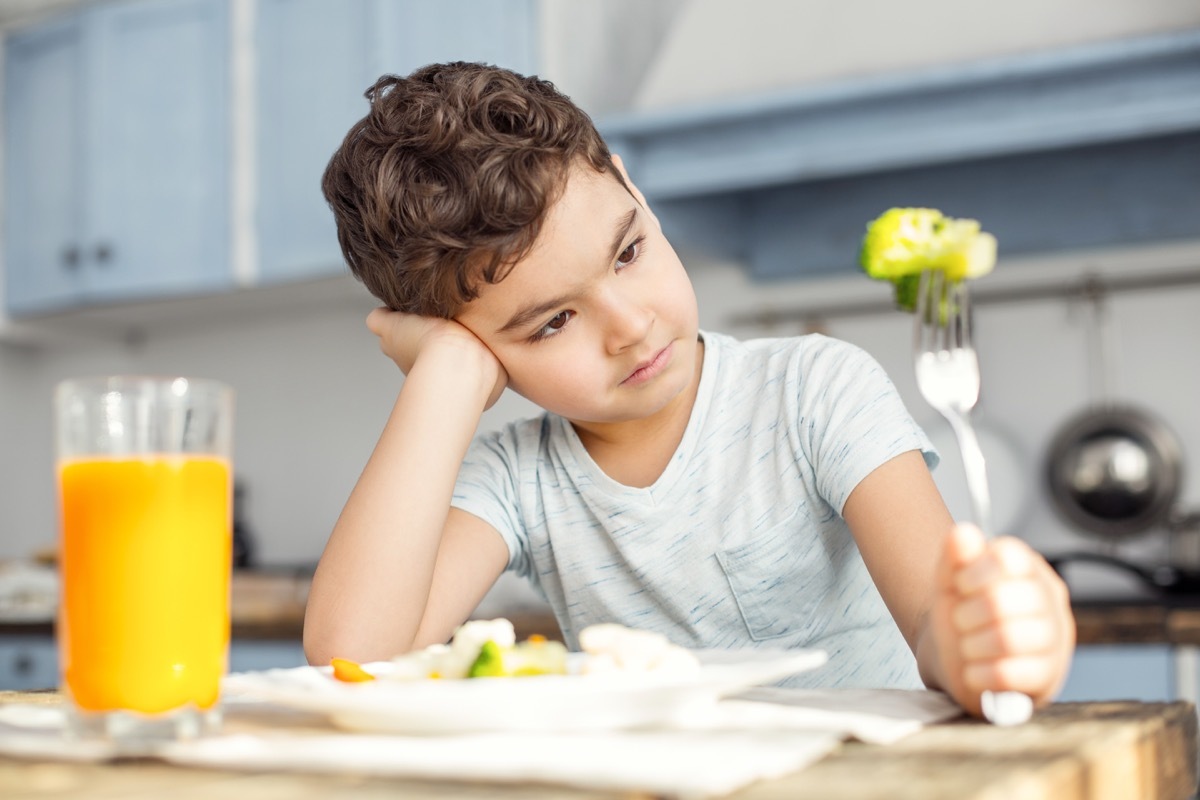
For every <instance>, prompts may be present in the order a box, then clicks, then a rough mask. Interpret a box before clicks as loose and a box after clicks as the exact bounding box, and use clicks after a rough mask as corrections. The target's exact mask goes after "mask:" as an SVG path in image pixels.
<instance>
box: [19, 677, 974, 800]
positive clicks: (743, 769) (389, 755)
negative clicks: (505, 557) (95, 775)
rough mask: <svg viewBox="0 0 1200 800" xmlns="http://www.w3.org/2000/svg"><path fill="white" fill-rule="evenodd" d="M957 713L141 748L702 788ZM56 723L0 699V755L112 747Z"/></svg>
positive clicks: (286, 765) (916, 711)
mask: <svg viewBox="0 0 1200 800" xmlns="http://www.w3.org/2000/svg"><path fill="white" fill-rule="evenodd" d="M246 708H247V710H249V709H248V707H246ZM239 713H241V711H240V710H239V704H237V703H233V704H230V705H229V706H228V707H227V717H228V719H229V721H230V722H231V723H232V722H235V721H236V719H237V717H238V715H239ZM960 713H961V711H960V710H959V709H958V707H957V706H955V705H954V704H953V703H952V702H951V701H949V700H948V699H947V698H946V697H945V696H944V695H942V694H940V693H937V692H924V691H919V692H908V691H900V690H794V689H779V688H765V689H754V690H751V691H750V692H747V693H745V694H743V695H740V696H739V698H738V699H730V700H723V701H721V702H720V703H718V704H717V705H716V706H715V707H713V708H712V709H710V710H709V711H707V712H701V713H697V714H695V715H693V716H691V717H688V718H685V719H680V720H676V722H675V724H674V727H672V728H669V729H667V728H663V729H655V730H643V731H624V732H601V733H555V734H538V733H525V732H519V733H517V732H514V733H489V734H460V735H446V736H427V737H422V736H392V735H374V734H372V735H367V734H353V733H341V732H332V731H329V732H325V731H320V730H319V731H317V732H314V731H313V730H312V729H311V728H310V729H305V730H301V731H297V730H296V729H294V728H292V729H289V727H288V726H287V725H280V726H278V727H275V726H268V727H265V728H264V729H263V732H262V733H261V734H254V735H250V734H244V733H229V734H223V735H219V736H214V737H209V738H204V739H197V740H191V741H180V742H171V743H168V744H163V745H159V746H157V747H156V749H155V750H154V751H153V752H151V753H141V754H142V755H151V756H153V757H157V758H160V759H162V760H164V761H167V762H170V763H175V764H186V765H192V766H202V767H212V768H219V769H238V770H287V771H290V770H296V771H305V772H339V773H345V772H355V773H360V774H371V775H388V776H396V777H410V778H425V779H453V780H469V781H484V782H503V783H510V782H515V783H526V782H536V783H553V784H560V785H567V786H576V787H581V788H587V789H600V790H614V791H640V792H649V793H651V794H655V795H662V796H666V797H675V798H703V797H715V796H720V795H723V794H727V793H729V792H732V791H734V790H736V789H738V788H740V787H742V786H745V785H747V784H749V783H753V782H754V781H756V780H762V779H768V778H774V777H779V776H782V775H786V774H789V773H792V772H796V771H798V770H800V769H803V768H804V767H805V766H807V765H808V764H811V763H813V762H814V761H817V760H818V759H820V758H822V757H823V756H824V755H826V754H827V753H829V752H830V751H831V750H833V749H834V748H835V747H837V745H838V744H839V742H840V741H842V740H843V739H845V738H858V739H862V740H864V741H869V742H877V743H887V742H892V741H896V740H897V739H899V738H902V737H903V736H906V735H908V734H909V733H912V732H914V731H916V730H919V729H920V728H921V727H922V726H923V725H926V724H929V723H931V722H935V721H939V720H943V719H948V718H951V717H954V716H957V715H959V714H960ZM64 722H65V712H64V711H63V709H61V708H46V707H44V706H21V705H7V706H0V753H3V754H7V755H12V756H18V757H26V758H53V759H69V760H105V759H109V758H113V757H115V756H116V755H118V752H117V751H116V748H115V747H113V746H105V745H104V743H96V742H78V741H71V740H67V739H65V738H64V737H63V736H62V728H63V724H64ZM227 727H236V726H235V725H229V726H227Z"/></svg>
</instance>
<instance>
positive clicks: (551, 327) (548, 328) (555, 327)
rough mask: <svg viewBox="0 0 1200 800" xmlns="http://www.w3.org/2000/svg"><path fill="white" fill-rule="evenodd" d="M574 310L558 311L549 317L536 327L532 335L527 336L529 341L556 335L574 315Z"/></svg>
mask: <svg viewBox="0 0 1200 800" xmlns="http://www.w3.org/2000/svg"><path fill="white" fill-rule="evenodd" d="M574 314H575V312H574V311H560V312H558V313H557V314H555V315H554V316H553V317H551V319H550V321H549V322H547V323H546V324H545V325H543V326H542V327H540V328H538V329H537V331H536V332H534V334H533V335H532V336H530V337H529V340H530V341H531V342H542V341H545V340H546V339H549V338H550V337H551V336H557V335H558V332H559V331H561V330H562V329H563V327H564V326H565V325H566V324H567V323H568V322H569V321H570V319H571V317H572V316H574Z"/></svg>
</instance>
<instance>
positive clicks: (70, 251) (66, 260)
mask: <svg viewBox="0 0 1200 800" xmlns="http://www.w3.org/2000/svg"><path fill="white" fill-rule="evenodd" d="M61 260H62V265H63V266H64V267H66V268H67V269H69V270H71V271H75V270H77V269H79V248H78V247H76V246H75V245H71V246H70V247H64V248H63V251H62V256H61Z"/></svg>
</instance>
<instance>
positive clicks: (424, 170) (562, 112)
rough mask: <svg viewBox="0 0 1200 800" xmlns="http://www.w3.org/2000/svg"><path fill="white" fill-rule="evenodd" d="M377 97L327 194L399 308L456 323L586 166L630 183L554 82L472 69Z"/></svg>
mask: <svg viewBox="0 0 1200 800" xmlns="http://www.w3.org/2000/svg"><path fill="white" fill-rule="evenodd" d="M365 95H366V98H367V99H368V100H369V101H370V104H371V108H370V111H368V113H367V115H366V116H365V117H364V118H363V119H361V120H359V121H358V122H357V123H355V125H354V126H353V127H352V128H351V129H350V132H349V133H347V134H346V138H345V140H344V141H343V142H342V145H341V147H339V148H338V150H337V151H336V152H335V153H334V154H333V158H332V159H331V160H330V162H329V166H328V167H326V169H325V174H324V177H323V178H322V181H321V190H322V192H323V193H324V195H325V199H326V201H328V203H329V205H330V207H331V208H332V209H333V214H334V218H335V219H336V221H337V230H338V243H339V244H340V245H341V248H342V254H343V255H344V256H345V258H346V263H347V264H349V266H350V269H351V271H353V273H354V274H355V275H356V276H357V277H358V279H359V280H361V281H362V282H363V284H364V285H365V286H366V287H367V288H368V289H369V290H370V291H371V293H372V294H373V295H375V296H376V297H377V298H379V299H380V300H382V301H383V302H384V303H385V304H386V305H387V306H388V307H389V308H392V309H394V310H397V311H405V312H408V313H415V314H421V315H423V316H437V317H445V318H447V319H448V318H451V317H453V316H454V315H455V314H456V313H458V311H459V310H460V309H461V307H462V306H463V305H464V304H465V303H468V302H470V301H471V300H473V299H474V298H475V297H477V296H478V290H479V286H480V281H481V280H483V281H487V282H488V283H497V282H499V281H500V280H503V278H504V276H505V275H507V274H508V272H509V270H510V269H511V268H512V266H513V264H514V263H515V262H516V261H518V260H519V259H520V258H521V257H523V256H524V255H525V254H526V253H527V252H528V251H529V249H530V248H531V247H532V246H533V243H534V241H535V240H536V239H537V235H538V232H539V230H540V229H541V225H542V221H543V219H544V218H545V215H546V212H547V210H548V209H549V208H550V206H551V205H552V204H553V203H554V202H555V201H556V200H557V199H558V197H559V196H560V195H561V193H562V190H563V188H564V187H565V185H566V181H567V176H568V174H569V171H570V168H571V166H572V164H574V163H575V162H576V160H579V161H580V163H584V164H587V165H590V166H591V167H592V168H593V169H595V170H596V171H598V172H602V173H603V172H608V173H611V174H612V175H613V176H615V177H616V178H617V180H618V181H620V182H621V184H622V185H625V182H624V180H622V178H621V175H620V172H619V171H618V170H617V169H616V167H615V166H614V164H613V161H612V156H611V155H610V153H609V151H608V147H607V145H605V143H604V141H603V139H601V138H600V134H599V133H598V132H597V130H596V128H595V126H594V125H593V124H592V120H591V118H590V117H588V115H587V114H586V113H584V112H583V111H582V110H581V109H580V108H579V107H577V106H576V105H575V104H574V103H573V102H572V101H571V100H570V99H569V98H568V97H567V96H566V95H564V94H562V93H561V92H559V91H558V90H557V89H556V88H555V87H554V85H553V84H552V83H550V82H549V81H545V80H541V79H539V78H537V77H525V76H522V75H518V74H517V73H515V72H512V71H510V70H507V69H503V68H500V67H495V66H488V65H485V64H470V63H465V62H461V61H459V62H453V63H448V64H432V65H430V66H427V67H422V68H421V69H418V70H417V71H415V72H413V73H412V74H411V75H409V76H408V77H406V78H405V77H399V76H396V75H385V76H383V77H381V78H380V79H379V80H378V81H376V82H375V84H374V85H373V86H372V87H371V88H370V89H368V90H367V91H366V93H365ZM626 188H628V187H626Z"/></svg>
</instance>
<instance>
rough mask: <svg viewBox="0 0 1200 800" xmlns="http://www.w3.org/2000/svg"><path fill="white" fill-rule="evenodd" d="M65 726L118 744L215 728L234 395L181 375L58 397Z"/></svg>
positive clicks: (96, 384)
mask: <svg viewBox="0 0 1200 800" xmlns="http://www.w3.org/2000/svg"><path fill="white" fill-rule="evenodd" d="M55 413H56V419H55V432H56V439H57V448H56V450H57V458H58V463H57V477H58V494H59V522H60V531H59V533H60V548H59V552H60V567H61V583H62V596H61V602H60V604H59V618H58V629H57V636H58V652H59V664H60V672H61V681H62V690H63V692H64V693H65V694H66V695H67V697H68V698H69V700H70V705H69V707H70V728H69V729H70V730H71V731H72V732H73V733H74V734H75V735H77V736H82V737H96V736H99V737H106V738H110V739H113V740H117V741H121V740H125V741H139V740H151V741H153V740H162V739H174V738H189V737H193V736H198V735H200V734H202V733H209V732H214V731H215V730H217V729H218V728H219V726H220V720H221V718H220V706H219V702H218V701H219V698H220V682H221V678H222V676H223V675H224V674H225V672H226V669H227V664H228V653H229V580H230V571H231V555H232V553H231V550H232V542H233V537H232V516H233V515H232V488H231V487H232V480H231V475H232V469H231V450H232V429H233V391H232V390H231V389H230V388H229V387H228V386H226V385H224V384H222V383H219V382H216V381H211V380H201V379H195V378H184V377H148V376H132V375H119V376H107V377H98V378H84V379H74V380H67V381H64V382H62V383H60V384H59V385H58V387H57V389H56V392H55Z"/></svg>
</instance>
